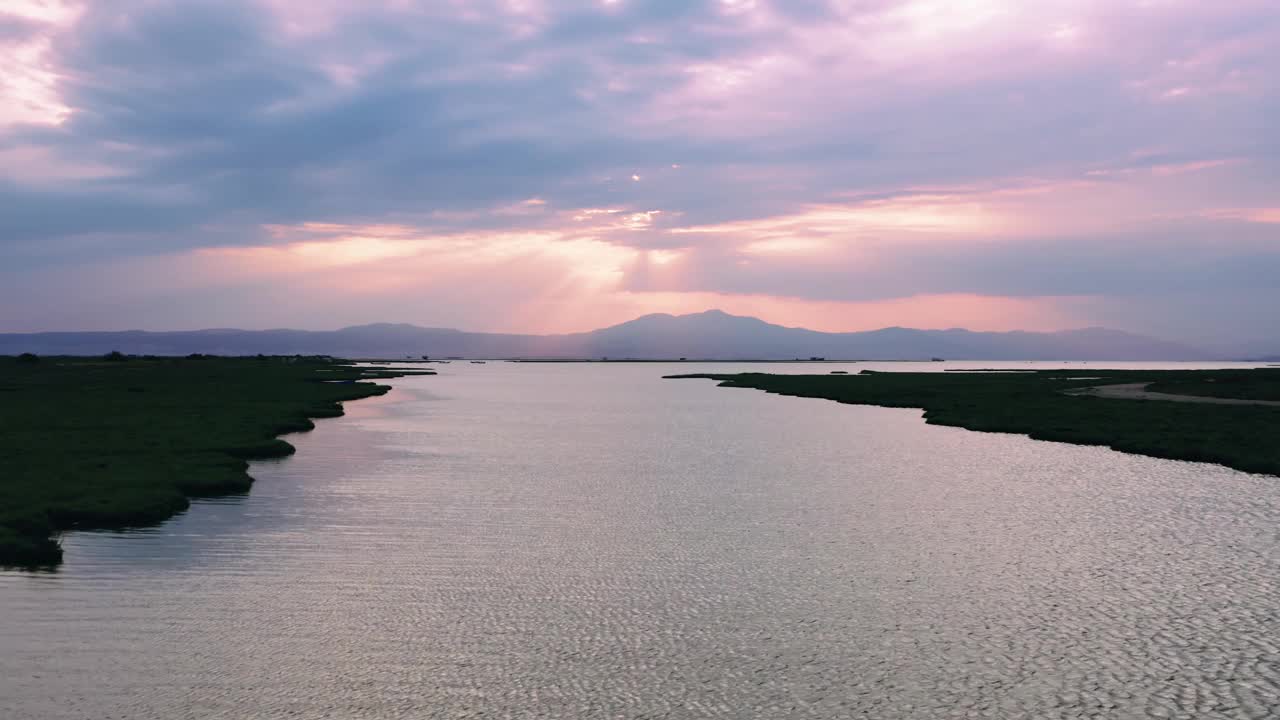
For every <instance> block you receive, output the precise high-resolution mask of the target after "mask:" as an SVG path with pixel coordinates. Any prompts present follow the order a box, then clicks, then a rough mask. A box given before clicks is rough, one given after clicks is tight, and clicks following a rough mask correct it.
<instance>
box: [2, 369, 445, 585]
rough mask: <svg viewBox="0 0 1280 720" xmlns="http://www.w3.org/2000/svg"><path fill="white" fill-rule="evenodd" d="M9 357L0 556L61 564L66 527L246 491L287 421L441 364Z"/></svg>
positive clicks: (155, 517)
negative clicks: (404, 366) (398, 366)
mask: <svg viewBox="0 0 1280 720" xmlns="http://www.w3.org/2000/svg"><path fill="white" fill-rule="evenodd" d="M0 363H5V364H6V365H7V366H0V368H3V369H5V370H11V371H12V372H11V373H9V374H8V375H6V376H5V381H9V382H12V383H13V384H8V382H0V391H3V394H2V395H0V398H3V399H4V400H7V401H11V402H9V403H7V408H5V409H0V430H5V431H7V432H5V433H4V434H3V435H4V442H0V454H2V456H0V474H3V480H4V485H3V486H0V507H3V508H4V509H3V511H0V568H14V569H26V570H33V569H41V568H45V569H49V568H56V566H57V565H58V564H59V563H60V562H61V561H62V548H61V545H60V543H59V538H60V536H61V533H63V532H66V531H72V530H123V529H129V528H139V527H149V526H154V525H157V524H159V523H161V522H164V521H165V520H168V519H170V518H172V517H174V516H175V515H177V514H178V513H181V512H183V511H185V510H186V509H187V508H189V507H190V505H191V500H193V499H202V498H213V497H226V496H230V495H238V494H244V493H247V492H249V490H250V488H251V487H252V485H253V482H254V478H253V477H252V476H251V475H250V474H249V472H248V470H249V461H251V460H262V459H270V458H280V457H287V456H289V455H292V454H294V453H295V452H296V448H295V447H294V446H293V445H292V444H290V443H289V442H288V441H286V440H284V439H283V438H282V437H281V436H282V435H287V434H291V433H296V432H308V431H310V430H313V429H314V428H315V423H314V422H313V421H314V420H318V419H325V418H336V417H341V416H342V415H344V414H345V411H344V410H343V407H342V403H346V402H351V401H355V400H361V399H364V398H368V397H375V396H380V395H385V394H386V393H387V392H389V391H390V390H391V386H390V385H381V384H377V383H376V382H371V381H376V380H381V379H391V378H396V377H404V376H408V375H431V374H435V373H432V372H430V371H418V370H387V369H381V368H365V367H356V366H354V365H352V364H349V363H347V362H346V361H333V360H328V359H318V358H277V357H268V358H213V357H203V358H182V359H173V358H167V359H163V360H157V359H126V360H122V361H121V360H118V361H113V362H103V361H102V360H101V359H90V358H42V359H41V360H40V362H39V363H37V364H32V365H28V366H26V367H23V366H21V365H20V364H18V363H16V362H15V361H13V359H12V358H0ZM9 363H12V364H11V365H10V364H9ZM6 410H7V412H6ZM6 446H7V447H6Z"/></svg>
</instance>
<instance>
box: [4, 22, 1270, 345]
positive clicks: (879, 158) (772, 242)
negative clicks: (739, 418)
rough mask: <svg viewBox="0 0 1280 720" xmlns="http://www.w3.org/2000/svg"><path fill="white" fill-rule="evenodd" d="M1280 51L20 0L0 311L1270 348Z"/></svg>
mask: <svg viewBox="0 0 1280 720" xmlns="http://www.w3.org/2000/svg"><path fill="white" fill-rule="evenodd" d="M1275 67H1280V12H1278V11H1277V10H1276V8H1275V7H1274V3H1272V2H1270V0H1237V1H1236V2H1232V3H1203V2H1195V1H1193V0H1141V1H1140V0H1133V1H1123V0H1122V1H1117V0H1108V1H1106V2H1102V1H1091V0H1041V1H1038V2H1011V1H1008V0H1006V1H997V0H948V1H947V2H942V1H940V0H865V1H861V2H859V1H856V0H831V1H829V2H822V1H820V0H801V1H792V2H784V1H782V0H775V1H774V2H767V1H766V0H713V1H708V2H697V1H692V0H681V1H679V2H675V1H671V2H639V1H637V0H612V1H602V2H597V3H583V2H572V3H571V2H558V1H555V0H506V1H494V2H447V1H444V0H440V1H437V2H420V3H414V2H405V1H404V0H381V1H377V2H366V3H346V2H337V1H336V0H327V1H319V2H315V1H313V2H306V3H303V2H296V1H291V0H256V1H251V0H218V1H217V2H202V1H199V0H181V1H179V0H168V1H166V0H156V1H143V0H138V1H136V2H135V1H124V0H121V1H113V2H105V1H103V2H90V3H87V4H76V3H71V2H54V1H53V0H47V1H46V0H19V1H18V2H16V3H9V4H7V5H6V8H5V9H4V10H0V257H2V258H3V259H4V262H3V263H0V282H2V284H0V330H15V331H17V330H38V329H52V328H62V329H90V328H122V327H147V328H177V327H198V326H210V325H235V326H242V327H266V326H278V325H289V326H298V327H329V326H333V325H335V324H341V323H352V322H364V321H373V320H396V321H410V322H417V323H420V324H426V325H457V326H465V327H468V328H472V329H495V330H520V331H563V330H576V329H586V328H589V327H593V326H596V325H600V324H606V323H610V322H616V321H620V320H625V319H628V318H629V317H630V316H632V315H635V314H639V313H643V312H650V311H694V310H701V309H705V308H706V307H710V306H720V307H724V308H725V309H727V310H736V311H739V312H751V313H755V314H759V315H761V316H763V317H765V318H766V319H770V320H775V321H779V322H786V323H789V324H797V325H806V326H810V327H815V328H820V329H863V328H869V327H876V326H881V325H890V324H901V325H928V326H935V327H936V326H960V325H964V326H969V327H973V328H978V329H1011V328H1015V327H1023V328H1027V329H1054V328H1061V327H1069V326H1079V325H1109V326H1114V327H1121V328H1124V329H1130V330H1137V331H1146V332H1153V333H1157V334H1162V335H1165V336H1168V337H1171V338H1175V339H1182V340H1194V341H1198V342H1203V343H1216V344H1227V345H1235V346H1241V345H1243V344H1245V343H1246V342H1247V341H1248V342H1254V341H1260V342H1259V343H1258V344H1265V342H1266V341H1267V340H1268V339H1275V340H1277V343H1276V344H1277V345H1280V319H1278V317H1280V313H1273V312H1269V311H1268V310H1267V309H1268V308H1270V307H1274V306H1277V305H1280V281H1277V280H1276V278H1280V196H1278V195H1277V191H1276V188H1277V187H1280V135H1277V134H1276V133H1275V132H1274V130H1273V128H1272V127H1271V124H1273V122H1274V118H1276V117H1280V87H1277V85H1278V83H1280V79H1278V77H1277V74H1276V73H1275V71H1274V70H1273V69H1272V68H1275ZM1253 346H1254V345H1250V347H1253Z"/></svg>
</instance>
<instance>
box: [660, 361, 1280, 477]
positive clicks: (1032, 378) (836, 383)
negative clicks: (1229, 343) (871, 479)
mask: <svg viewBox="0 0 1280 720" xmlns="http://www.w3.org/2000/svg"><path fill="white" fill-rule="evenodd" d="M672 377H676V378H709V379H713V380H718V381H720V383H721V385H723V386H726V387H739V388H755V389H758V390H765V391H767V392H771V393H778V394H780V395H793V396H798V397H813V398H826V399H829V400H835V401H837V402H842V403H850V404H856V405H881V406H885V407H905V408H922V409H923V410H924V411H925V419H926V421H927V422H930V423H933V424H935V425H951V426H955V427H962V428H968V429H970V430H981V431H986V432H1005V433H1019V434H1025V435H1029V436H1031V437H1032V438H1035V439H1038V440H1055V441H1058V442H1067V443H1075V444H1078V445H1105V446H1108V447H1111V448H1114V449H1116V450H1120V451H1123V452H1130V453H1137V454H1141V455H1150V456H1152V457H1159V458H1170V459H1174V460H1195V461H1201V462H1212V463H1218V464H1220V465H1226V466H1227V467H1231V468H1235V469H1237V470H1244V471H1247V472H1256V473H1270V474H1277V475H1280V442H1277V438H1280V408H1275V407H1251V406H1230V405H1205V404H1190V403H1177V402H1164V401H1158V400H1121V399H1111V398H1100V397H1083V396H1082V397H1076V396H1069V395H1065V394H1063V392H1062V391H1063V390H1067V389H1071V388H1080V387H1089V386H1095V385H1105V384H1111V383H1136V382H1149V383H1153V384H1152V385H1151V386H1150V388H1149V389H1150V390H1157V391H1160V392H1171V393H1177V394H1195V395H1204V396H1210V397H1214V396H1216V397H1231V398H1238V399H1261V400H1267V399H1276V398H1277V397H1280V370H1275V369H1262V370H1247V371H1240V370H1232V371H1111V370H1092V369H1089V370H1084V369H1082V370H1069V371H1043V372H1020V373H869V372H863V373H861V374H858V375H838V376H832V375H766V374H760V373H745V374H741V375H711V374H696V375H677V376H672Z"/></svg>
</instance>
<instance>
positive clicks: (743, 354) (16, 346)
mask: <svg viewBox="0 0 1280 720" xmlns="http://www.w3.org/2000/svg"><path fill="white" fill-rule="evenodd" d="M111 350H119V351H121V352H124V353H130V354H153V355H187V354H190V353H207V354H218V355H255V354H258V353H264V354H324V355H337V356H342V357H384V358H400V357H405V356H414V357H417V356H420V355H424V354H426V355H431V356H432V357H444V356H460V357H487V358H599V357H609V358H643V359H655V358H657V359H661V358H680V357H685V358H690V359H693V358H699V359H701V358H706V359H762V360H783V359H792V358H809V357H812V356H817V357H825V358H827V359H846V360H899V359H901V360H925V359H929V358H933V357H940V358H946V359H951V360H1199V359H1207V357H1208V355H1207V354H1206V353H1204V352H1202V351H1200V350H1197V349H1195V348H1190V347H1187V346H1184V345H1178V344H1175V343H1169V342H1163V341H1160V340H1155V339H1152V338H1147V337H1143V336H1141V335H1134V334H1132V333H1126V332H1121V331H1118V330H1107V329H1105V328H1085V329H1082V330H1068V331H1063V332H1053V333H1040V332H1021V331H1018V332H1002V333H997V332H972V331H969V330H961V329H952V330H913V329H910V328H899V327H890V328H884V329H882V330H872V331H867V332H850V333H824V332H817V331H814V330H805V329H803V328H789V327H783V326H781V325H773V324H770V323H767V322H764V321H763V320H759V319H757V318H752V317H739V316H735V315H729V314H727V313H724V312H721V311H719V310H709V311H707V312H703V313H696V314H692V315H666V314H655V315H645V316H643V317H640V318H636V319H635V320H631V321H629V322H625V323H622V324H620V325H614V326H612V327H607V328H602V329H600V330H593V331H591V332H585V333H573V334H568V335H509V334H499V333H472V332H464V331H461V330H454V329H448V328H423V327H417V326H415V325H405V324H389V323H378V324H373V325H359V326H355V327H347V328H342V329H341V330H329V331H305V330H227V329H218V330H192V331H181V332H143V331H139V330H129V331H123V332H55V333H30V334H0V354H8V355H12V354H17V353H22V352H34V353H38V354H67V355H96V354H101V353H106V352H110V351H111Z"/></svg>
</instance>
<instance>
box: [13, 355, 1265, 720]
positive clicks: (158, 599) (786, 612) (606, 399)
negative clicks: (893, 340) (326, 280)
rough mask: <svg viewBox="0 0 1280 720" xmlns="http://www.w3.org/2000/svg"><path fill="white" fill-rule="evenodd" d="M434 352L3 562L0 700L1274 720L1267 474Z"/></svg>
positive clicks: (356, 711) (91, 710) (613, 713)
mask: <svg viewBox="0 0 1280 720" xmlns="http://www.w3.org/2000/svg"><path fill="white" fill-rule="evenodd" d="M989 364H990V363H987V365H989ZM860 367H862V366H850V367H849V368H847V369H850V370H853V371H856V370H857V369H859V368H860ZM440 369H441V372H442V374H441V375H440V376H438V377H421V378H405V379H401V380H396V381H392V382H393V384H394V385H395V386H396V390H395V391H394V392H392V393H391V394H389V395H387V396H385V397H382V398H375V399H370V400H364V401H360V402H356V403H351V404H349V405H348V412H349V414H348V416H347V417H346V418H342V419H338V420H329V421H321V422H320V423H319V427H318V429H317V430H316V431H314V432H312V433H309V434H305V435H299V436H293V437H291V438H290V441H291V442H293V443H294V444H296V445H297V446H298V450H299V452H298V454H297V455H296V456H294V457H292V458H289V459H286V460H282V461H276V462H270V463H259V464H255V467H254V470H253V474H254V475H255V476H256V477H257V478H258V483H257V484H256V485H255V486H254V490H253V492H252V494H251V495H249V496H248V497H246V498H239V499H233V500H224V501H219V502H201V503H197V504H196V505H195V506H193V509H192V510H191V511H190V512H188V513H187V514H185V515H183V516H182V517H179V518H177V519H176V520H174V521H172V522H169V523H167V524H166V525H164V526H162V527H160V528H157V529H154V530H151V531H145V532H136V533H128V534H113V533H81V534H72V535H70V536H69V537H68V538H67V539H66V542H65V545H66V549H67V560H66V563H65V564H64V566H63V567H62V568H61V569H59V570H58V571H57V572H56V573H45V574H28V573H18V572H0V648H2V652H0V718H5V719H7V720H24V719H27V718H31V719H41V720H43V719H46V718H47V719H51V720H53V719H62V718H94V719H98V718H137V719H140V720H151V719H157V720H158V719H160V718H164V719H165V720H171V719H175V718H249V719H253V718H394V717H405V718H417V717H447V718H471V717H476V718H479V717H484V718H536V717H548V718H659V717H671V718H712V717H725V718H846V717H868V718H951V717H996V718H1055V717H1106V718H1111V717H1114V718H1136V717H1148V716H1152V717H1184V718H1193V717H1194V718H1218V717H1221V718H1265V717H1280V695H1278V694H1277V693H1278V692H1280V690H1278V685H1280V478H1275V477H1265V476H1257V475H1247V474H1243V473H1239V472H1234V471H1231V470H1227V469H1224V468H1220V467H1215V466H1209V465H1201V464H1192V463H1183V462H1174V461H1165V460H1156V459H1151V458H1144V457H1136V456H1130V455H1123V454H1119V453H1115V452H1112V451H1109V450H1105V449H1100V448H1087V447H1076V446H1071V445H1063V444H1057V443H1045V442H1035V441H1031V440H1028V439H1026V438H1023V437H1017V436H1012V435H993V434H984V433H974V432H969V431H965V430H960V429H955V428H940V427H932V426H927V425H925V424H924V423H923V422H922V421H921V419H920V413H919V412H918V411H912V410H901V409H884V408H870V407H856V406H847V405H839V404H836V403H832V402H828V401H823V400H812V399H799V398H784V397H777V396H770V395H766V394H764V393H760V392H756V391H750V390H729V389H719V388H716V387H715V385H714V383H711V382H708V381H701V380H681V381H673V380H666V381H664V380H661V379H660V376H661V375H663V374H664V373H668V372H673V371H677V372H678V371H687V370H689V368H688V366H675V367H673V366H664V365H658V364H637V365H622V364H616V365H614V364H611V365H600V364H591V365H537V364H508V363H489V364H487V365H470V364H458V363H454V364H452V365H446V366H441V368H440ZM696 369H708V368H706V367H705V366H703V367H700V368H696ZM710 369H714V370H719V369H727V368H710ZM754 369H761V368H759V367H756V368H754ZM767 369H768V370H771V371H775V372H776V371H803V370H809V371H812V370H813V367H812V366H803V367H792V366H770V367H768V368H767ZM829 369H831V367H827V366H822V367H820V369H819V371H826V370H829ZM837 369H838V368H837Z"/></svg>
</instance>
